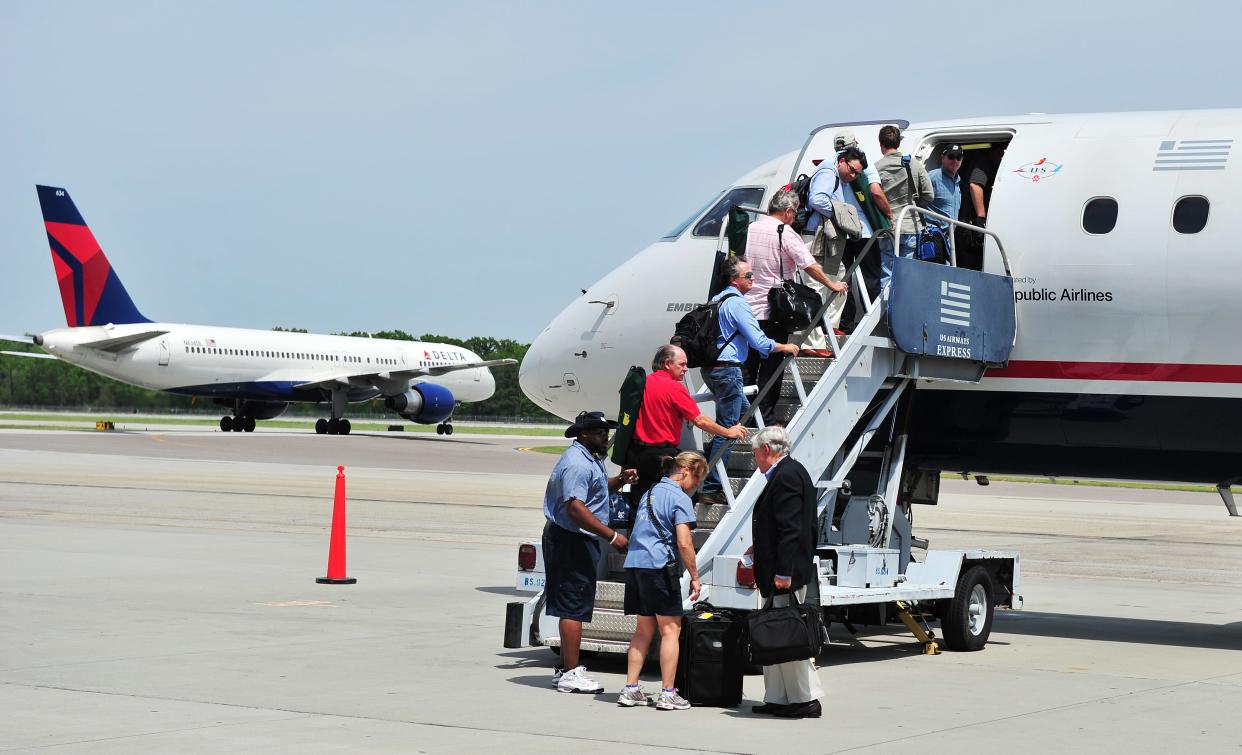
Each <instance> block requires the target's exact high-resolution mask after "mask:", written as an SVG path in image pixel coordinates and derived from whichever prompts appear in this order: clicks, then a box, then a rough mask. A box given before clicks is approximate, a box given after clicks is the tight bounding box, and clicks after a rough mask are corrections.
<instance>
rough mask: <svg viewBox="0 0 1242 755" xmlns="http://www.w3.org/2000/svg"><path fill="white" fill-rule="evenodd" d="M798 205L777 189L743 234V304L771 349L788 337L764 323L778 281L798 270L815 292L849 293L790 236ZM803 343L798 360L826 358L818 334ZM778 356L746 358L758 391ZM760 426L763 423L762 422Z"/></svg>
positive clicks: (765, 407)
mask: <svg viewBox="0 0 1242 755" xmlns="http://www.w3.org/2000/svg"><path fill="white" fill-rule="evenodd" d="M801 204H802V203H801V201H800V200H799V199H798V195H797V194H796V193H794V192H793V191H792V190H790V189H781V190H780V191H778V192H776V194H774V195H772V199H771V201H769V202H768V214H767V215H764V216H763V217H761V218H759V219H758V220H756V221H755V222H753V223H751V224H750V227H749V228H747V231H746V260H747V262H749V263H750V269H751V272H752V273H753V274H754V281H753V282H754V285H753V286H751V288H750V290H749V291H747V292H745V295H746V303H747V304H749V305H750V309H751V311H752V312H754V313H755V318H756V319H758V321H759V328H760V330H762V331H763V333H764V335H766V336H767V337H768V338H771V339H772V340H773V341H776V342H777V343H785V342H787V341H788V340H789V336H790V333H789V332H788V331H787V330H785V329H784V328H782V327H779V326H777V325H776V324H774V323H773V322H772V321H771V319H769V316H768V315H769V311H768V291H770V290H771V289H772V287H773V286H778V285H780V282H781V280H782V279H784V278H792V277H793V275H794V271H796V270H801V271H803V272H804V273H806V274H807V275H808V276H810V278H811V280H812V281H814V283H815V284H818V288H819V290H821V291H822V290H823V289H824V288H827V289H830V290H832V291H845V290H847V289H848V288H849V286H848V285H847V284H846V283H844V282H841V281H834V280H833V279H832V278H829V277H828V274H827V273H825V272H824V268H823V267H822V266H821V265H820V264H819V262H817V261H816V260H815V257H813V256H812V255H811V251H810V250H809V249H807V246H806V242H804V241H803V240H802V237H801V236H799V235H798V234H797V233H796V232H795V231H794V230H793V227H792V224H793V221H794V218H795V217H796V216H797V215H798V209H799V207H800V205H801ZM812 285H814V284H812ZM811 329H812V330H813V331H815V330H817V326H814V325H812V326H811ZM809 343H810V348H807V349H804V350H803V356H812V357H827V356H831V353H830V352H828V351H827V350H825V349H824V348H823V347H824V346H826V345H827V344H826V341H825V340H824V337H823V335H822V334H817V335H816V336H814V337H813V339H812V341H811V342H809ZM782 356H783V355H782V354H769V355H767V356H766V357H764V358H762V359H761V358H760V355H759V354H757V353H753V352H752V355H751V360H750V363H749V364H748V365H747V369H748V371H749V372H750V373H751V374H752V375H756V378H755V381H756V382H757V383H758V384H759V385H760V386H762V385H764V384H765V383H766V382H767V380H768V378H769V377H770V376H771V375H772V374H773V373H774V372H776V371H777V370H778V369H779V368H780V366H781V359H782ZM779 396H780V391H779V390H777V389H773V390H771V391H769V392H768V395H767V396H765V397H764V398H763V400H762V401H760V402H759V411H760V412H762V413H763V415H764V417H770V416H771V414H772V410H773V408H775V406H776V400H777V398H779ZM766 421H768V420H766V419H765V422H766Z"/></svg>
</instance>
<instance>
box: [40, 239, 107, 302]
mask: <svg viewBox="0 0 1242 755" xmlns="http://www.w3.org/2000/svg"><path fill="white" fill-rule="evenodd" d="M44 225H45V226H47V232H48V233H49V234H50V235H51V236H52V238H54V239H56V240H57V241H59V242H60V244H61V246H63V247H65V249H67V250H69V253H70V254H72V255H73V256H74V259H76V260H77V261H78V262H81V263H82V298H83V302H82V317H83V319H84V322H80V323H77V324H78V325H87V324H89V323H90V322H91V320H92V319H93V318H94V316H95V308H96V307H98V306H99V297H100V296H102V295H103V290H104V284H106V283H107V282H108V273H110V272H112V266H111V265H109V264H108V258H107V257H105V256H104V254H103V251H102V250H101V249H100V248H99V242H98V241H96V240H95V236H94V234H92V233H91V229H90V228H88V227H87V226H84V225H71V224H69V223H45V224H44ZM52 256H53V257H54V256H56V255H52ZM57 272H58V273H59V268H57ZM64 290H65V289H64V287H63V285H62V287H61V296H62V298H63V297H64ZM70 290H71V291H72V288H70ZM70 299H72V296H70ZM69 306H70V303H69V300H66V303H65V308H66V310H68V308H69ZM69 319H72V318H71V317H70V318H69Z"/></svg>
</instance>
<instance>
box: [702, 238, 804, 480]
mask: <svg viewBox="0 0 1242 755" xmlns="http://www.w3.org/2000/svg"><path fill="white" fill-rule="evenodd" d="M791 235H793V234H791ZM721 277H722V278H723V279H724V280H725V281H726V282H727V285H726V286H725V288H724V289H723V290H721V292H720V293H718V294H716V295H715V296H714V297H712V299H711V301H713V302H719V303H720V304H719V327H720V335H719V336H718V339H719V340H718V341H717V343H718V344H719V347H720V352H719V353H718V355H717V356H716V361H715V362H713V363H712V364H711V365H704V366H703V382H704V383H706V384H707V387H708V389H709V390H710V391H711V392H712V397H713V398H715V399H716V422H717V423H718V424H720V425H724V426H729V425H734V424H736V423H737V421H738V420H739V419H740V418H741V416H742V415H743V414H744V413H745V412H746V410H747V409H749V408H750V402H749V401H747V400H746V394H745V393H743V392H742V365H743V364H745V363H746V361H747V359H748V358H749V357H750V350H751V349H754V350H755V351H756V352H757V353H758V354H759V356H760V357H764V358H766V357H768V356H769V355H772V354H775V353H781V354H797V353H798V347H797V346H794V345H793V344H790V343H777V342H776V341H774V340H772V339H771V338H769V337H768V336H767V334H765V333H764V332H763V330H762V329H760V327H759V321H758V320H757V319H756V318H755V313H754V312H753V311H752V310H751V307H750V304H748V303H747V302H746V298H745V296H746V294H747V293H748V292H749V291H750V290H751V288H752V287H754V285H755V276H754V273H753V272H751V269H750V263H749V262H747V261H746V259H745V258H743V257H729V258H728V259H726V260H725V261H724V266H723V270H722V272H721ZM742 437H745V433H743V434H742ZM727 443H730V440H729V439H727V438H722V437H720V436H719V435H717V436H716V437H715V438H712V442H711V445H709V446H708V448H707V458H708V460H709V462H710V461H711V460H712V459H714V458H715V456H716V453H717V451H719V450H720V448H721V447H722V446H723V447H725V451H724V453H722V454H721V456H720V460H721V461H722V462H723V463H724V464H725V465H726V466H727V465H728V463H729V449H728V446H726V445H725V444H727ZM699 501H700V502H702V503H717V504H719V503H725V497H724V486H723V483H722V482H721V480H720V477H719V476H718V475H717V474H716V468H715V467H714V466H713V467H711V468H710V469H708V472H707V479H706V480H705V481H704V482H703V496H702V497H701V498H700V499H699Z"/></svg>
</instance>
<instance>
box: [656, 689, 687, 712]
mask: <svg viewBox="0 0 1242 755" xmlns="http://www.w3.org/2000/svg"><path fill="white" fill-rule="evenodd" d="M689 709H690V702H689V701H688V700H686V698H684V697H682V696H681V695H679V694H677V690H675V689H671V690H666V689H662V690H660V696H659V697H658V698H656V710H689Z"/></svg>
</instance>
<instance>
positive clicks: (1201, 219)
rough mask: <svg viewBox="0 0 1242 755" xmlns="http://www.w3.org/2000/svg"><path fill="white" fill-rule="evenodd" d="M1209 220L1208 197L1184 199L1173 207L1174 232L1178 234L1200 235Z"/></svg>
mask: <svg viewBox="0 0 1242 755" xmlns="http://www.w3.org/2000/svg"><path fill="white" fill-rule="evenodd" d="M1207 220H1208V201H1207V197H1182V198H1181V199H1179V200H1177V204H1175V205H1174V206H1173V230H1175V231H1177V232H1178V233H1198V232H1199V231H1202V230H1203V227H1204V226H1206V225H1207Z"/></svg>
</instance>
